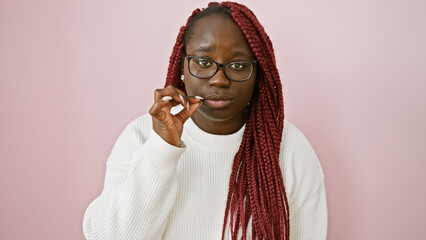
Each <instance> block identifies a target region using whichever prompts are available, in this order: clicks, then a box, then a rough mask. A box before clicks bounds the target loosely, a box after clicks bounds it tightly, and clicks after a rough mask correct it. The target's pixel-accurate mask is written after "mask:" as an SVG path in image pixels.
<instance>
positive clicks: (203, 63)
mask: <svg viewBox="0 0 426 240" xmlns="http://www.w3.org/2000/svg"><path fill="white" fill-rule="evenodd" d="M195 62H196V63H197V65H199V66H200V67H203V68H205V67H210V66H211V65H212V62H211V61H209V60H207V59H204V58H196V59H195Z"/></svg>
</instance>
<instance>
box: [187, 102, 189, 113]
mask: <svg viewBox="0 0 426 240" xmlns="http://www.w3.org/2000/svg"><path fill="white" fill-rule="evenodd" d="M186 110H187V111H188V112H189V102H186Z"/></svg>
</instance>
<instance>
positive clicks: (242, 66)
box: [229, 62, 249, 71]
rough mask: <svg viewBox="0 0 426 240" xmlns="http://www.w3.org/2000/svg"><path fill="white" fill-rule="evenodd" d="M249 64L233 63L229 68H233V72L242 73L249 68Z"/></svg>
mask: <svg viewBox="0 0 426 240" xmlns="http://www.w3.org/2000/svg"><path fill="white" fill-rule="evenodd" d="M248 65H249V64H248V63H245V62H232V63H230V64H229V67H230V68H232V70H237V71H242V70H245V69H246V68H248Z"/></svg>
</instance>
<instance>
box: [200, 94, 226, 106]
mask: <svg viewBox="0 0 426 240" xmlns="http://www.w3.org/2000/svg"><path fill="white" fill-rule="evenodd" d="M232 101H233V98H231V97H229V96H226V95H223V94H210V95H207V96H205V97H204V104H206V105H207V106H208V107H210V108H216V109H220V108H225V107H227V106H228V105H229V104H231V103H232Z"/></svg>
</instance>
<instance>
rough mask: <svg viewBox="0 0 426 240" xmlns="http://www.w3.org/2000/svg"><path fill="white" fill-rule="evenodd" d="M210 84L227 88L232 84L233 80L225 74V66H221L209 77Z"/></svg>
mask: <svg viewBox="0 0 426 240" xmlns="http://www.w3.org/2000/svg"><path fill="white" fill-rule="evenodd" d="M209 84H210V86H214V87H221V88H226V87H229V85H230V84H231V80H229V79H228V77H227V76H226V75H225V70H224V69H223V67H219V69H218V70H217V72H216V74H215V75H213V76H212V77H211V78H210V79H209Z"/></svg>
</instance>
